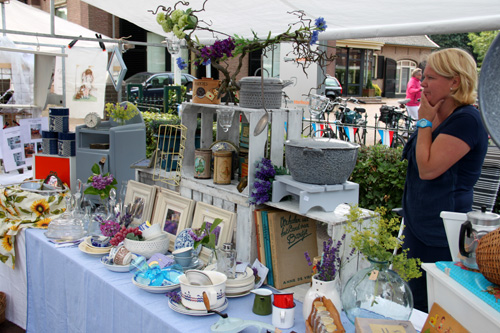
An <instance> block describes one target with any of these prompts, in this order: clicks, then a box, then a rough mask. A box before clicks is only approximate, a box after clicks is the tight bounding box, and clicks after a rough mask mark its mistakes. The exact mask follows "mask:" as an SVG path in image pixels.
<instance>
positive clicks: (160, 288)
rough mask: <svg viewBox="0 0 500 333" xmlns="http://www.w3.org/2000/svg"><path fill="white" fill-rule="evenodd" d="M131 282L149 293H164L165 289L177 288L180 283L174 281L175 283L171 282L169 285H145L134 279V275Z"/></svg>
mask: <svg viewBox="0 0 500 333" xmlns="http://www.w3.org/2000/svg"><path fill="white" fill-rule="evenodd" d="M132 283H133V284H134V285H135V286H136V287H138V288H141V289H143V290H146V291H148V292H150V293H153V294H164V293H166V292H167V291H170V290H174V289H177V288H179V286H180V284H179V283H176V284H171V285H168V286H158V287H156V286H146V285H144V284H142V283H139V282H137V281H136V280H135V276H134V277H133V278H132Z"/></svg>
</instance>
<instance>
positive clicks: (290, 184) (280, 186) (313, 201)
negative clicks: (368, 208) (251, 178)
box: [271, 175, 359, 214]
mask: <svg viewBox="0 0 500 333" xmlns="http://www.w3.org/2000/svg"><path fill="white" fill-rule="evenodd" d="M287 195H295V196H298V197H299V213H300V214H305V213H307V212H308V211H309V210H310V209H311V208H313V207H316V206H319V207H321V208H322V209H323V210H324V211H325V212H333V211H334V210H335V208H336V207H337V206H338V205H340V204H343V203H348V204H357V203H358V198H359V184H356V183H353V182H349V181H347V182H345V183H343V184H335V185H316V184H307V183H301V182H298V181H295V180H293V178H292V176H290V175H285V176H276V178H275V179H274V182H273V195H272V200H271V201H272V202H280V200H281V199H283V198H284V197H285V196H287Z"/></svg>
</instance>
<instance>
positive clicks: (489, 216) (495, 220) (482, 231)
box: [458, 206, 500, 270]
mask: <svg viewBox="0 0 500 333" xmlns="http://www.w3.org/2000/svg"><path fill="white" fill-rule="evenodd" d="M498 227H500V215H498V214H495V213H490V212H486V206H482V207H481V211H471V212H468V213H467V221H465V222H464V223H462V225H461V226H460V234H459V241H458V248H459V251H460V254H461V255H462V257H461V258H460V260H461V262H462V263H463V264H464V265H465V266H466V267H468V268H471V269H477V270H479V268H478V266H477V263H476V249H477V246H478V244H479V240H480V239H481V238H482V237H483V236H485V235H486V234H488V233H489V232H491V231H493V230H495V229H497V228H498Z"/></svg>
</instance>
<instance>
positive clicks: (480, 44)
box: [469, 30, 498, 66]
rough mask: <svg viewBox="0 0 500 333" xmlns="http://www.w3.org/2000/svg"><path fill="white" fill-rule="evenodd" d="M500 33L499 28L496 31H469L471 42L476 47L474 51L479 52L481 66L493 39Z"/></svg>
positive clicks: (478, 59) (478, 58)
mask: <svg viewBox="0 0 500 333" xmlns="http://www.w3.org/2000/svg"><path fill="white" fill-rule="evenodd" d="M497 35H498V30H496V31H482V32H480V33H472V32H471V33H469V39H470V43H469V45H471V46H472V48H473V49H474V53H476V54H477V61H478V65H479V66H481V65H482V63H483V60H484V57H485V56H486V52H488V49H489V47H490V45H491V43H493V40H494V39H495V37H496V36H497Z"/></svg>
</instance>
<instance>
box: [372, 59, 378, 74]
mask: <svg viewBox="0 0 500 333" xmlns="http://www.w3.org/2000/svg"><path fill="white" fill-rule="evenodd" d="M372 64H373V70H372V79H378V77H377V73H378V54H375V53H374V54H373V59H372Z"/></svg>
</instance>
